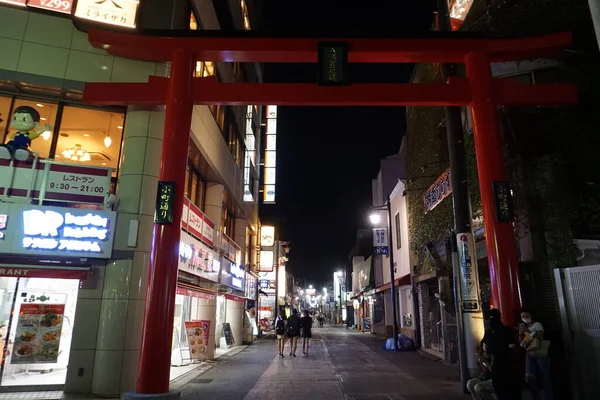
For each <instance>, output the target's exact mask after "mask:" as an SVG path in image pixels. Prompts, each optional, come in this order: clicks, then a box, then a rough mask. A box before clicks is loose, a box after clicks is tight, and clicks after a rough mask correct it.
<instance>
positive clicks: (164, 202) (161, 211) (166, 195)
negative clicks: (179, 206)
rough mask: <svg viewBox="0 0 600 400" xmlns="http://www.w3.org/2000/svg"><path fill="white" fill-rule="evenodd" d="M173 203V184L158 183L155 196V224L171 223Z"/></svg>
mask: <svg viewBox="0 0 600 400" xmlns="http://www.w3.org/2000/svg"><path fill="white" fill-rule="evenodd" d="M174 203H175V182H170V181H161V182H158V190H157V194H156V208H155V210H154V223H155V224H161V225H165V224H171V223H173V210H174Z"/></svg>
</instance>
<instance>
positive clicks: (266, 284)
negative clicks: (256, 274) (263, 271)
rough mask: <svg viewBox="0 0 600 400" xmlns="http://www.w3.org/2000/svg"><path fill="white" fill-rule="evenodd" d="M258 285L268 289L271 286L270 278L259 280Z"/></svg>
mask: <svg viewBox="0 0 600 400" xmlns="http://www.w3.org/2000/svg"><path fill="white" fill-rule="evenodd" d="M258 285H259V287H260V288H261V289H268V288H269V280H268V279H261V280H260V281H258Z"/></svg>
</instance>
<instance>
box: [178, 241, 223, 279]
mask: <svg viewBox="0 0 600 400" xmlns="http://www.w3.org/2000/svg"><path fill="white" fill-rule="evenodd" d="M178 266H179V270H180V271H184V272H187V273H188V274H192V275H195V276H201V277H203V278H206V279H208V280H210V281H213V282H217V281H218V279H219V269H220V264H219V262H218V261H217V260H216V259H215V252H214V251H212V250H211V249H210V248H208V247H207V246H206V245H204V244H203V243H201V242H200V241H199V240H197V239H196V238H194V237H192V236H191V235H189V234H187V233H185V232H181V239H180V242H179V263H178Z"/></svg>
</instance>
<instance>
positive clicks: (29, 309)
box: [10, 304, 65, 364]
mask: <svg viewBox="0 0 600 400" xmlns="http://www.w3.org/2000/svg"><path fill="white" fill-rule="evenodd" d="M64 314H65V305H64V304H22V305H21V309H20V310H19V319H18V321H17V329H16V333H15V344H14V347H13V349H14V350H13V354H12V358H11V360H10V363H11V364H53V363H56V362H57V361H58V349H59V345H60V336H61V331H62V324H63V317H64Z"/></svg>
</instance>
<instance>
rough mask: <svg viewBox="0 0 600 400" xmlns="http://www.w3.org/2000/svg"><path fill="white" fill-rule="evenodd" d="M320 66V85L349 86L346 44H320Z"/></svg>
mask: <svg viewBox="0 0 600 400" xmlns="http://www.w3.org/2000/svg"><path fill="white" fill-rule="evenodd" d="M318 64H319V74H318V84H319V85H321V86H337V85H347V84H348V45H347V44H346V43H319V48H318Z"/></svg>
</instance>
